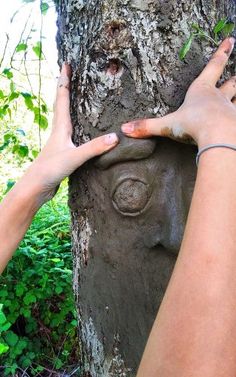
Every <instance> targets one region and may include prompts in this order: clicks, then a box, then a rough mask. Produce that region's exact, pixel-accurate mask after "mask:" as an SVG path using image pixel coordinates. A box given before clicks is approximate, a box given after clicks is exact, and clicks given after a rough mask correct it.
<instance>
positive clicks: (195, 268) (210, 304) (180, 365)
mask: <svg viewBox="0 0 236 377" xmlns="http://www.w3.org/2000/svg"><path fill="white" fill-rule="evenodd" d="M235 374H236V153H235V152H234V151H231V150H226V149H224V150H223V149H215V150H211V151H209V152H206V153H204V155H202V157H201V159H200V165H199V170H198V176H197V182H196V186H195V190H194V195H193V200H192V204H191V209H190V213H189V218H188V222H187V226H186V230H185V235H184V240H183V243H182V247H181V251H180V255H179V258H178V261H177V263H176V267H175V270H174V273H173V275H172V278H171V281H170V284H169V286H168V289H167V292H166V295H165V298H164V300H163V303H162V305H161V308H160V311H159V314H158V317H157V320H156V322H155V324H154V327H153V330H152V333H151V336H150V339H149V342H148V345H147V347H146V351H145V354H144V357H143V361H142V363H141V366H140V370H139V373H138V377H142V376H148V377H154V376H155V377H175V376H176V377H177V376H178V377H179V376H181V377H185V376H186V377H187V376H188V377H189V376H196V377H213V376H214V377H215V376H217V377H220V376H222V377H223V376H224V377H231V376H232V377H235Z"/></svg>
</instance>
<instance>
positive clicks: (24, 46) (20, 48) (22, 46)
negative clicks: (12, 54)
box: [16, 43, 28, 52]
mask: <svg viewBox="0 0 236 377" xmlns="http://www.w3.org/2000/svg"><path fill="white" fill-rule="evenodd" d="M27 47H28V46H27V44H26V43H19V44H18V45H17V46H16V52H20V51H26V50H27Z"/></svg>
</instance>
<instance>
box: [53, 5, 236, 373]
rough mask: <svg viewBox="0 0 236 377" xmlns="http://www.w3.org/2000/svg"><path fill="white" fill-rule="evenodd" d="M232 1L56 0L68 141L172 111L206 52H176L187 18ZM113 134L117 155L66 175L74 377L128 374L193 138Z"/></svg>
mask: <svg viewBox="0 0 236 377" xmlns="http://www.w3.org/2000/svg"><path fill="white" fill-rule="evenodd" d="M235 8H236V7H235V2H234V1H233V0H225V1H223V0H193V1H191V2H186V1H185V0H184V1H181V0H180V1H179V0H172V1H169V0H142V1H141V0H122V1H121V0H110V1H107V0H87V1H85V0H59V3H58V5H57V11H58V36H57V42H58V50H59V62H60V63H61V62H62V61H69V62H70V63H71V65H72V68H73V77H72V93H71V101H72V104H71V114H72V120H73V126H74V135H73V140H74V142H75V144H76V145H80V144H82V143H84V142H85V141H87V140H89V139H91V138H93V137H96V136H99V135H101V134H104V133H106V132H108V131H109V132H112V131H116V132H118V131H119V129H120V125H121V124H122V123H123V122H125V121H127V120H130V119H133V118H143V117H156V116H158V117H159V116H162V115H165V114H166V113H168V112H171V111H173V110H175V109H176V108H177V107H178V106H179V105H180V104H181V103H182V101H183V99H184V95H185V93H186V90H187V88H188V86H189V84H190V83H191V82H192V81H193V79H195V78H196V76H197V75H198V74H199V72H200V71H201V69H202V67H203V66H204V64H205V63H206V62H207V60H208V59H209V56H210V55H211V53H212V51H213V47H212V45H210V43H209V42H207V41H205V40H201V41H200V40H195V41H194V43H193V46H192V48H191V50H190V52H189V54H188V56H187V58H186V59H185V61H184V62H182V61H180V60H179V58H178V53H179V51H180V49H181V47H182V46H183V43H184V41H185V40H186V39H187V38H188V36H189V35H190V28H191V24H193V23H197V24H199V25H200V26H201V27H202V29H204V30H205V31H206V32H208V33H209V34H211V35H212V30H213V27H214V25H215V24H216V22H217V21H218V20H219V19H221V18H223V17H225V16H235ZM232 71H233V65H232V64H231V65H229V67H228V70H227V72H228V74H229V73H230V72H231V73H232ZM226 76H227V74H226ZM120 137H121V143H120V146H119V147H118V148H117V151H114V152H111V153H109V154H108V155H106V156H103V157H102V158H100V159H97V160H94V161H91V162H89V163H88V164H86V165H85V166H84V167H83V168H82V169H79V171H77V172H76V173H75V174H73V176H72V177H71V179H70V197H69V204H70V208H71V213H72V241H73V256H74V279H73V281H74V291H75V295H76V305H77V309H78V326H79V337H80V340H81V360H80V361H79V362H80V364H81V372H82V375H83V376H92V377H95V376H103V377H105V376H110V377H118V376H135V374H136V371H137V367H138V364H139V362H140V359H141V355H142V352H143V349H144V346H145V343H146V341H147V337H148V333H149V331H150V328H151V325H152V323H153V321H154V318H155V315H156V312H157V309H158V307H159V305H160V302H161V299H162V297H163V294H164V291H165V288H166V285H167V283H168V280H169V277H170V274H171V271H172V269H173V266H174V263H175V259H176V253H177V251H178V249H179V246H180V242H181V238H182V234H183V230H184V225H185V221H186V216H187V212H188V208H189V203H190V200H191V194H192V190H193V186H194V179H195V174H196V168H195V153H196V148H195V147H194V146H189V145H183V144H178V143H175V142H172V141H168V140H165V139H157V140H146V141H135V142H134V144H132V143H133V141H131V140H130V139H129V140H126V138H124V137H122V136H120ZM135 143H136V144H135ZM132 150H134V152H132ZM186 283H187V282H186Z"/></svg>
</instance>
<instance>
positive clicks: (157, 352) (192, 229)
mask: <svg viewBox="0 0 236 377" xmlns="http://www.w3.org/2000/svg"><path fill="white" fill-rule="evenodd" d="M233 44H234V40H233V39H226V40H225V41H224V42H223V43H222V44H221V46H220V47H219V49H218V50H217V52H216V53H215V55H214V57H213V58H212V59H211V61H210V62H209V64H208V65H207V67H206V68H205V69H204V71H203V72H202V73H201V75H200V76H199V77H198V79H197V80H195V81H194V83H193V84H192V85H191V87H190V88H189V90H188V93H187V95H186V99H185V102H184V104H183V105H182V106H181V107H180V108H179V109H178V110H177V111H176V112H175V113H172V114H170V115H167V116H166V117H163V118H159V119H151V120H138V121H133V122H130V123H127V124H125V125H123V126H122V130H123V132H124V133H125V134H126V135H127V136H129V137H151V136H160V135H162V136H171V137H176V138H178V139H179V138H181V137H183V138H184V137H185V136H184V135H186V134H187V135H188V137H190V138H191V139H192V140H194V142H195V143H196V144H198V146H199V147H200V148H202V147H204V146H206V145H208V144H212V143H229V144H235V145H236V101H235V100H234V96H235V95H236V88H235V87H236V78H235V77H234V78H232V79H230V80H229V81H227V82H226V83H225V84H224V85H223V86H222V87H221V88H219V89H217V88H216V83H217V81H218V80H219V78H220V76H221V74H222V72H223V70H224V67H225V65H226V64H227V61H228V57H229V55H230V53H231V51H232V49H233ZM62 76H63V77H64V79H66V82H67V83H68V82H69V74H68V72H67V67H66V66H64V68H63V71H62ZM71 128H72V127H71V121H70V115H69V93H68V89H67V88H65V87H61V88H59V89H58V94H57V101H56V109H55V119H54V127H53V131H52V135H51V137H50V139H49V141H48V143H47V145H46V147H45V148H44V150H43V151H42V153H41V155H40V156H39V158H38V159H37V160H36V161H35V162H34V164H33V165H32V166H31V167H30V169H29V170H28V171H27V172H26V174H25V175H24V176H23V177H22V179H21V180H20V181H19V183H18V184H17V185H16V186H15V187H14V188H13V189H12V191H11V192H10V193H9V194H8V195H7V197H6V198H5V199H4V201H3V203H2V204H1V207H0V244H1V250H0V269H1V270H3V268H4V267H5V265H6V264H7V262H8V260H9V259H10V258H11V256H12V254H13V252H14V250H15V249H16V247H17V245H18V243H19V242H20V240H21V239H22V237H23V236H24V233H25V231H26V230H27V228H28V226H29V225H30V223H31V221H32V218H33V216H34V214H35V213H36V211H37V210H38V208H39V207H40V206H41V205H42V204H43V203H44V202H46V201H47V200H48V199H50V198H51V197H52V196H53V194H54V192H55V188H56V187H57V186H58V184H59V183H60V181H61V180H62V179H63V178H64V177H65V176H67V175H69V174H71V173H72V171H73V170H74V169H76V168H77V167H78V166H80V165H82V163H83V162H85V161H86V160H88V159H89V158H91V157H94V156H96V155H99V154H101V153H104V152H106V151H108V150H109V149H111V148H113V147H114V146H115V145H116V144H117V142H118V140H117V138H116V137H115V135H114V134H112V135H111V136H110V137H106V138H105V137H104V136H103V137H101V138H98V139H94V140H93V141H91V142H90V143H87V144H84V145H83V146H81V147H79V148H76V147H75V146H74V145H73V143H72V142H71ZM105 141H109V142H110V144H109V145H108V144H105ZM235 166H236V152H235V151H233V150H229V149H223V148H218V149H214V150H210V151H207V152H205V153H204V154H203V155H202V156H201V158H200V163H199V168H198V174H197V181H196V185H195V190H194V195H193V199H192V203H191V209H190V213H189V216H188V221H187V225H186V229H185V233H184V239H183V242H182V246H181V250H180V254H179V257H178V260H177V263H176V266H175V269H174V273H173V275H172V278H171V281H170V283H169V286H168V288H167V292H166V294H165V297H164V300H163V303H162V305H161V308H160V310H159V313H158V316H157V319H156V321H155V323H154V326H153V329H152V332H151V334H150V338H149V340H148V343H147V346H146V349H145V352H144V355H143V358H142V361H141V365H140V368H139V371H138V377H213V376H214V377H216V376H217V377H235V376H236V314H235V313H236V191H235V187H236V169H235Z"/></svg>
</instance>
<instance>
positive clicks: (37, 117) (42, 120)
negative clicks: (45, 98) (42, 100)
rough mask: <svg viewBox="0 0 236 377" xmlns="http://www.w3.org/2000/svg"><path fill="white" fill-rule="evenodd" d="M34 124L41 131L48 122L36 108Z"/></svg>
mask: <svg viewBox="0 0 236 377" xmlns="http://www.w3.org/2000/svg"><path fill="white" fill-rule="evenodd" d="M34 123H36V124H38V125H39V127H40V128H42V129H43V130H46V128H47V127H48V120H47V118H46V117H45V115H43V114H41V112H40V111H39V108H38V107H35V108H34Z"/></svg>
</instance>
